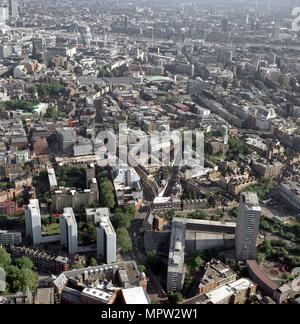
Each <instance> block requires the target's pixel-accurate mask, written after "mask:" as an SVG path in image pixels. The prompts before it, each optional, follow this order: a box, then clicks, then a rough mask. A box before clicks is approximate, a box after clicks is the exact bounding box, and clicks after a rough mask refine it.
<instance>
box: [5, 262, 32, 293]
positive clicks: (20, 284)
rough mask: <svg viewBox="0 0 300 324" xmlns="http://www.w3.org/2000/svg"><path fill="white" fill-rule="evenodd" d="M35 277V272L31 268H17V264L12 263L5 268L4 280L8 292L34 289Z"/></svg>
mask: <svg viewBox="0 0 300 324" xmlns="http://www.w3.org/2000/svg"><path fill="white" fill-rule="evenodd" d="M37 279H38V277H37V274H36V273H34V272H33V271H32V270H31V269H28V268H22V269H19V268H18V267H17V266H12V265H11V266H9V267H8V268H7V272H6V280H7V284H8V287H9V291H10V292H13V293H16V292H25V291H26V289H27V288H29V289H30V290H31V291H35V290H36V288H37Z"/></svg>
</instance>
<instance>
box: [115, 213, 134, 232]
mask: <svg viewBox="0 0 300 324" xmlns="http://www.w3.org/2000/svg"><path fill="white" fill-rule="evenodd" d="M114 224H115V226H116V228H125V229H127V230H128V229H129V228H130V226H131V218H130V215H129V214H127V213H124V212H123V211H122V209H120V208H119V209H116V211H115V215H114Z"/></svg>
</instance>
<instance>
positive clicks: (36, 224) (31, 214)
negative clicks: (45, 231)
mask: <svg viewBox="0 0 300 324" xmlns="http://www.w3.org/2000/svg"><path fill="white" fill-rule="evenodd" d="M25 225H26V236H28V237H31V238H32V242H33V244H41V242H42V224H41V211H40V205H39V201H38V199H31V200H30V201H29V205H28V206H27V207H26V208H25Z"/></svg>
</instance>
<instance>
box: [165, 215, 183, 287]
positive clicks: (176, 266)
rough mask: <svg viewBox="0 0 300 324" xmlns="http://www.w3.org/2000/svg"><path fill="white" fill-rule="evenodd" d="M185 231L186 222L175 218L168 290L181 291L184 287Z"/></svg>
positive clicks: (169, 261)
mask: <svg viewBox="0 0 300 324" xmlns="http://www.w3.org/2000/svg"><path fill="white" fill-rule="evenodd" d="M185 232H186V227H185V224H183V223H182V222H181V221H180V220H177V219H173V223H172V232H171V240H170V251H169V260H168V276H167V290H168V291H181V290H182V288H183V283H184V277H185V275H184V274H185V266H184V253H185Z"/></svg>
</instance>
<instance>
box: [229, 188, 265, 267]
mask: <svg viewBox="0 0 300 324" xmlns="http://www.w3.org/2000/svg"><path fill="white" fill-rule="evenodd" d="M260 217H261V207H260V205H259V200H258V196H257V194H256V193H253V192H243V193H242V194H241V196H240V206H239V211H238V219H237V227H236V232H235V252H236V260H238V261H245V260H254V259H255V258H256V240H257V236H258V231H259V224H260Z"/></svg>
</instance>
